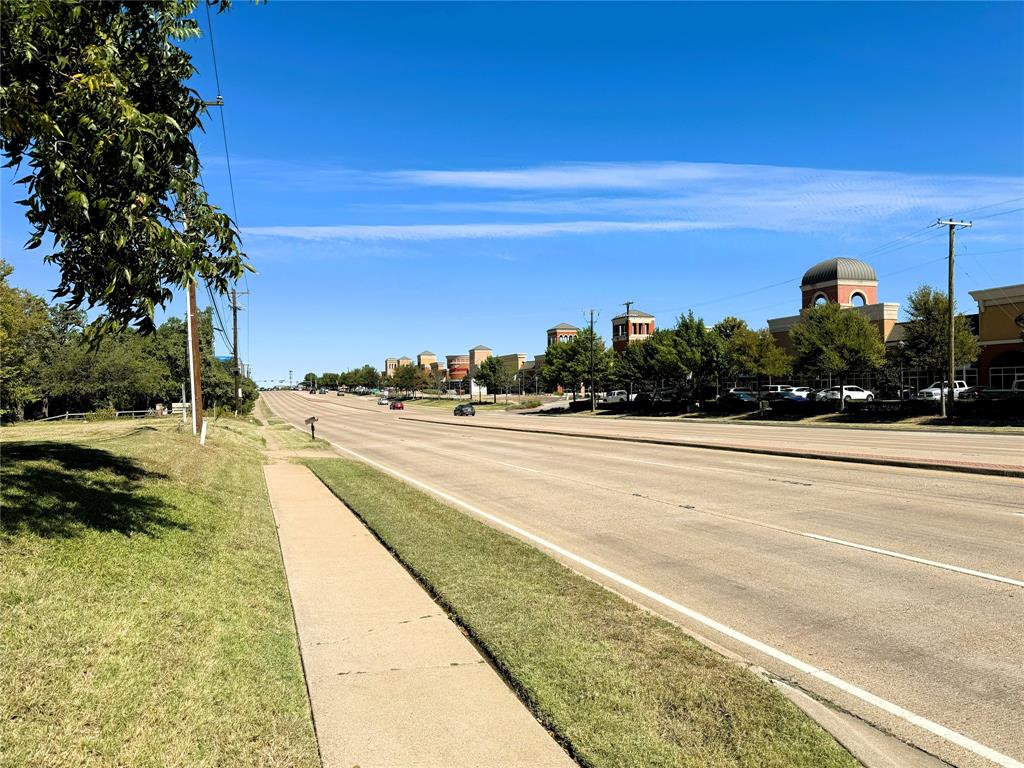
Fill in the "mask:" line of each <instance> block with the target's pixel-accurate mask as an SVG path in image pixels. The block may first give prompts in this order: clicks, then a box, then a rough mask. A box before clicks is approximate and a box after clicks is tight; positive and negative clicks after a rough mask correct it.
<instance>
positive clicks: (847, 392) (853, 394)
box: [815, 384, 875, 402]
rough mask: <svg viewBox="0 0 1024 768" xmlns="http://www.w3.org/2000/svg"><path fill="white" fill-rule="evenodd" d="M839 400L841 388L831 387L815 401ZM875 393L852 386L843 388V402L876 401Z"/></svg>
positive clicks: (822, 392) (819, 394) (824, 390)
mask: <svg viewBox="0 0 1024 768" xmlns="http://www.w3.org/2000/svg"><path fill="white" fill-rule="evenodd" d="M838 399H839V387H829V388H828V389H823V390H821V391H820V392H818V394H817V395H816V396H815V400H838ZM874 399H875V393H874V392H872V391H870V390H868V389H864V388H862V387H855V386H853V385H852V384H851V385H848V386H845V387H843V400H845V401H846V402H849V401H851V400H874Z"/></svg>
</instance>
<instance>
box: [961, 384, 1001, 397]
mask: <svg viewBox="0 0 1024 768" xmlns="http://www.w3.org/2000/svg"><path fill="white" fill-rule="evenodd" d="M993 391H994V390H993V389H992V387H980V386H979V387H968V388H967V389H965V390H964V391H963V392H961V393H960V394H959V396H958V397H957V399H958V400H990V399H991V398H992V396H991V395H989V394H986V393H989V392H993Z"/></svg>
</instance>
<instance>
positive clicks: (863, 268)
mask: <svg viewBox="0 0 1024 768" xmlns="http://www.w3.org/2000/svg"><path fill="white" fill-rule="evenodd" d="M834 280H873V281H875V282H878V275H876V274H875V268H874V267H872V266H871V265H870V264H868V263H867V262H866V261H861V260H860V259H847V258H843V257H839V258H837V259H825V260H824V261H823V262H821V263H819V264H815V265H814V266H813V267H811V268H810V269H808V270H807V271H806V272H804V279H803V280H801V281H800V284H801V285H814V284H815V283H828V282H831V281H834Z"/></svg>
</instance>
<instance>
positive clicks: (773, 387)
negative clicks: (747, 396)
mask: <svg viewBox="0 0 1024 768" xmlns="http://www.w3.org/2000/svg"><path fill="white" fill-rule="evenodd" d="M792 389H793V388H792V387H791V386H789V384H764V385H762V386H761V388H760V389H759V390H757V393H758V394H759V395H770V394H772V393H774V392H790V391H792Z"/></svg>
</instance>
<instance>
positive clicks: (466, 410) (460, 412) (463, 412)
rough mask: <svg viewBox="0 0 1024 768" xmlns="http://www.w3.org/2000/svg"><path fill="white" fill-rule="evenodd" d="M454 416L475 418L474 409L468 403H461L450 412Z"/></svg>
mask: <svg viewBox="0 0 1024 768" xmlns="http://www.w3.org/2000/svg"><path fill="white" fill-rule="evenodd" d="M452 413H453V414H454V415H455V416H476V408H474V407H473V406H472V405H471V404H470V403H462V404H460V405H456V406H455V410H454V411H452Z"/></svg>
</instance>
